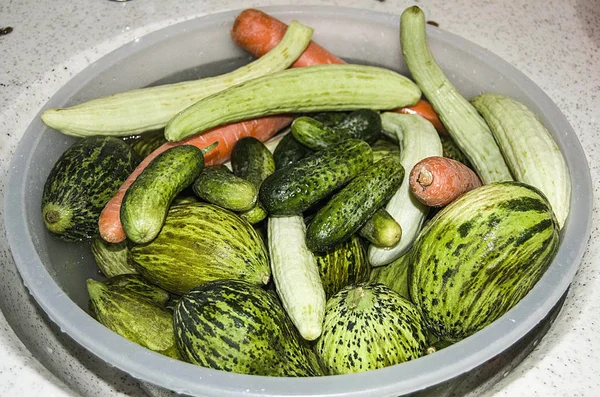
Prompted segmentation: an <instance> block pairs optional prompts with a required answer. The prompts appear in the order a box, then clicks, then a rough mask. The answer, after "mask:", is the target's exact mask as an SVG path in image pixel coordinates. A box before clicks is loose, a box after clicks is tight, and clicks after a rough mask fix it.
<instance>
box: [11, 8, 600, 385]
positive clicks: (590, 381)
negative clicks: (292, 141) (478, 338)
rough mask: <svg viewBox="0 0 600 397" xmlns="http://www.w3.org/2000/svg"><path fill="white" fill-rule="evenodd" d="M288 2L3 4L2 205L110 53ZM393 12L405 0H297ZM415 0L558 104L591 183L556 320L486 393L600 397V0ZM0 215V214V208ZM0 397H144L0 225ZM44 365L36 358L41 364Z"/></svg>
mask: <svg viewBox="0 0 600 397" xmlns="http://www.w3.org/2000/svg"><path fill="white" fill-rule="evenodd" d="M289 3H290V1H274V0H270V1H242V0H237V1H236V0H219V1H208V0H204V1H192V0H179V1H158V0H132V1H130V2H127V3H118V2H111V1H108V0H95V1H93V2H92V1H86V2H84V1H66V0H36V1H34V0H22V1H19V2H17V1H8V2H2V3H1V4H0V28H2V27H5V26H11V27H12V28H13V31H12V32H11V33H10V34H7V35H4V36H0V50H1V53H2V55H1V56H0V134H1V135H0V142H1V143H0V167H1V169H2V171H1V173H0V198H1V199H0V202H3V197H4V193H3V192H2V189H3V188H4V186H5V184H6V171H7V170H8V166H9V160H10V158H11V156H12V153H13V151H14V149H15V147H16V145H17V142H18V140H19V139H20V137H21V136H22V134H23V132H24V131H25V129H26V128H27V126H28V124H29V123H30V121H31V120H32V118H33V117H35V115H36V114H37V112H38V111H39V109H40V108H41V107H42V106H43V105H44V103H45V102H46V101H47V100H48V99H49V98H50V97H51V96H52V95H53V94H54V93H55V92H56V91H57V90H58V89H59V88H60V87H61V86H62V85H63V84H65V83H66V82H67V81H68V80H69V79H70V78H71V77H73V76H74V75H75V74H77V73H78V72H79V71H81V70H82V69H84V68H85V67H86V66H88V65H89V64H90V63H91V62H93V61H95V60H97V59H98V58H100V57H102V56H103V55H105V54H107V53H108V52H110V51H111V50H113V49H115V48H117V47H119V46H121V45H122V44H125V43H127V42H129V41H131V40H134V39H135V38H136V37H140V36H141V35H144V34H146V33H149V32H151V31H154V30H156V29H159V28H161V27H165V26H168V25H171V24H174V23H176V22H179V21H182V20H186V19H190V18H194V17H197V16H201V15H205V14H207V13H213V12H217V11H224V10H231V9H241V8H246V7H260V6H264V5H273V4H289ZM294 3H295V4H298V3H302V4H330V5H332V4H333V5H336V4H337V5H343V6H350V7H356V8H367V9H373V10H379V11H385V12H390V13H395V14H397V15H399V14H400V13H401V12H402V10H403V9H404V8H405V7H406V6H408V5H411V4H412V3H413V2H408V1H392V0H387V1H383V0H380V1H377V0H363V1H324V0H322V1H304V2H294ZM416 4H418V5H419V6H421V8H423V9H424V11H425V12H426V15H427V18H428V19H431V20H434V21H436V22H438V23H439V25H440V27H441V28H442V29H445V30H448V31H450V32H453V33H455V34H458V35H460V36H462V37H464V38H466V39H468V40H470V41H473V42H475V43H477V44H479V45H481V46H483V47H485V48H487V49H488V50H490V51H491V52H493V53H495V54H497V55H499V56H500V57H502V58H504V59H505V60H506V61H508V62H509V63H511V64H512V65H514V66H515V67H516V68H517V69H519V70H521V71H522V72H523V73H525V74H526V75H527V76H528V77H530V78H531V79H532V80H533V81H534V82H535V83H536V84H538V85H539V86H540V87H541V88H542V89H543V90H544V91H545V92H546V93H547V94H548V95H549V96H550V98H551V99H552V100H553V101H554V102H555V103H556V104H557V105H558V107H559V108H560V109H561V111H562V112H563V113H564V114H565V116H566V117H567V119H568V121H569V122H570V123H571V125H572V126H573V128H574V130H575V131H576V133H577V135H578V137H579V140H580V141H581V143H582V146H583V147H584V150H585V151H586V155H587V158H588V160H589V162H590V168H591V173H592V179H593V181H594V193H595V194H596V197H595V199H594V212H593V226H592V236H591V239H590V242H589V248H588V251H587V253H586V254H585V256H584V259H583V262H582V264H581V267H580V270H579V272H578V274H577V276H576V278H575V281H574V282H573V284H572V287H571V289H570V292H569V295H568V297H567V300H566V303H565V305H564V307H563V309H562V311H561V313H560V314H559V316H558V318H557V320H556V322H555V324H554V325H553V327H552V328H551V330H550V331H549V332H548V334H547V335H546V336H545V337H544V338H543V339H542V341H541V342H540V343H539V344H538V345H537V347H536V349H535V350H534V352H533V353H532V354H531V355H529V356H528V357H527V358H526V359H525V361H523V362H522V363H521V364H520V365H519V366H518V367H517V368H516V369H514V370H513V371H511V372H510V373H509V374H507V376H505V377H504V379H503V380H501V381H500V382H499V383H497V384H496V385H494V386H493V387H492V388H491V389H489V390H488V391H487V392H485V395H486V396H510V397H514V396H598V395H600V371H599V370H598V364H599V363H600V360H598V358H597V356H598V355H599V354H600V332H598V330H597V327H598V324H599V323H600V277H599V275H600V266H599V265H600V257H599V249H600V244H599V243H598V241H599V240H598V235H599V226H600V225H599V223H598V196H599V195H598V189H599V188H600V155H599V154H598V150H599V149H600V146H599V145H600V28H599V26H600V3H598V0H564V1H562V0H550V1H541V0H538V1H536V0H533V1H532V0H484V1H479V2H476V3H474V2H471V1H467V0H448V1H443V2H442V1H439V2H436V1H430V0H421V1H417V2H416ZM0 211H2V209H0ZM0 264H1V266H0V276H1V277H2V283H3V285H2V287H1V288H0V307H1V308H2V311H3V313H0V395H2V396H38V395H40V396H42V395H43V396H45V397H51V396H61V397H62V396H70V395H103V396H122V395H128V396H131V395H133V396H143V395H144V393H143V391H142V389H141V388H140V387H139V385H138V383H137V382H136V381H135V380H132V379H131V378H129V377H128V376H126V375H124V374H122V373H120V372H119V371H118V370H116V369H113V368H108V367H106V366H103V365H101V363H98V361H97V359H95V358H94V357H92V356H91V355H90V354H89V353H87V352H85V351H84V350H83V349H82V348H80V347H79V346H76V345H73V343H72V342H70V340H69V339H68V337H66V336H64V335H61V333H60V332H57V330H56V329H55V327H54V326H52V325H49V324H48V322H47V321H46V320H45V319H44V318H43V315H42V314H41V313H40V311H39V310H38V309H37V307H36V305H35V304H34V303H33V300H32V299H31V298H30V297H29V295H28V293H27V292H26V291H25V289H24V288H23V286H22V283H21V282H20V279H19V276H18V274H17V272H16V268H15V267H14V263H13V262H12V258H11V256H10V251H9V250H8V247H7V242H6V238H5V232H4V224H3V220H0ZM38 360H39V361H38Z"/></svg>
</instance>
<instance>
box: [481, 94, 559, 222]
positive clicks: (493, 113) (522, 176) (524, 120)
mask: <svg viewBox="0 0 600 397" xmlns="http://www.w3.org/2000/svg"><path fill="white" fill-rule="evenodd" d="M471 103H472V104H473V106H474V107H475V109H477V111H479V113H481V115H482V116H483V118H484V119H485V121H486V122H487V123H488V125H489V126H490V129H491V130H492V133H493V134H494V138H496V142H498V145H499V146H500V150H501V151H502V154H503V155H504V158H505V159H506V162H507V163H508V167H509V168H510V170H511V172H512V173H513V175H514V176H515V179H516V180H517V181H519V182H525V183H527V184H529V185H532V186H535V187H537V188H538V189H540V190H541V191H542V193H544V195H546V197H547V198H548V200H549V201H550V204H552V209H553V210H554V213H555V214H556V218H557V219H558V223H559V224H560V227H561V228H562V227H563V225H564V224H565V220H566V219H567V216H568V215H569V206H570V203H571V178H570V177H569V168H568V167H567V163H566V161H565V158H564V157H563V155H562V153H561V151H560V149H559V148H558V145H557V144H556V142H555V141H554V139H552V136H551V135H550V133H549V132H548V130H547V129H546V127H544V125H543V124H542V122H541V121H540V119H539V118H538V117H537V116H536V115H535V114H534V113H533V112H532V111H531V110H529V109H528V108H527V107H526V106H525V105H523V104H522V103H520V102H518V101H516V100H514V99H512V98H509V97H506V96H504V95H499V94H490V93H485V94H481V95H478V96H476V97H475V98H473V99H471Z"/></svg>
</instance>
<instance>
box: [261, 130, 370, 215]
mask: <svg viewBox="0 0 600 397" xmlns="http://www.w3.org/2000/svg"><path fill="white" fill-rule="evenodd" d="M372 157H373V155H372V151H371V147H370V146H369V144H368V143H366V142H365V141H362V140H358V139H348V140H346V141H344V142H341V143H338V144H336V145H333V146H331V147H330V148H329V149H327V150H323V151H320V152H317V153H315V154H313V155H311V156H309V157H306V158H304V159H302V160H299V161H297V162H295V163H293V164H292V165H290V166H288V167H284V168H281V169H279V170H276V171H275V172H274V173H273V174H272V175H271V176H270V177H268V178H267V179H265V181H264V182H263V184H262V186H261V188H260V192H259V200H260V202H261V203H262V204H263V206H264V207H265V209H266V210H267V212H268V213H269V214H272V215H297V214H300V213H302V212H304V211H305V210H307V209H308V208H310V207H311V206H312V205H313V204H315V203H317V202H318V201H319V200H321V199H323V198H325V197H326V196H328V195H329V194H331V193H332V192H333V191H334V190H336V189H338V188H340V187H342V186H343V185H345V184H346V183H348V182H349V181H350V180H351V179H353V178H354V177H356V176H357V175H358V174H359V173H361V172H362V171H363V170H364V169H365V168H366V167H368V166H369V165H370V164H371V162H372Z"/></svg>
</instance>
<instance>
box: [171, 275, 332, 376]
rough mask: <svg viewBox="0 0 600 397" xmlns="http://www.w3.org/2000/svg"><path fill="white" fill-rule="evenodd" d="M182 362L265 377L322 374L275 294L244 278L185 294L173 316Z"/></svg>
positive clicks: (213, 283) (196, 289)
mask: <svg viewBox="0 0 600 397" xmlns="http://www.w3.org/2000/svg"><path fill="white" fill-rule="evenodd" d="M173 324H174V329H175V341H176V343H177V346H178V348H179V350H180V351H181V354H182V356H183V358H185V359H186V360H187V361H189V362H191V363H193V364H196V365H201V366H203V367H207V368H212V369H217V370H222V371H229V372H236V373H240V374H249V375H264V376H290V377H291V376H294V377H297V376H319V375H323V371H322V369H321V367H320V363H319V362H318V359H317V357H316V355H315V353H314V352H313V351H312V349H311V348H310V346H309V345H308V342H306V341H304V340H302V338H301V337H300V335H298V331H296V329H295V328H294V325H293V324H292V323H291V321H290V319H289V317H288V316H287V315H286V313H285V311H284V310H283V308H282V307H281V304H280V303H279V301H278V300H277V296H276V295H275V294H274V293H272V292H270V291H266V290H264V289H263V288H260V287H258V286H256V285H253V284H250V283H247V282H245V281H242V280H215V281H211V282H208V283H206V284H203V285H200V286H198V287H196V288H194V289H193V290H191V291H190V292H189V293H187V294H185V295H184V296H183V297H182V298H181V300H180V301H179V303H178V304H177V306H176V308H175V311H174V314H173Z"/></svg>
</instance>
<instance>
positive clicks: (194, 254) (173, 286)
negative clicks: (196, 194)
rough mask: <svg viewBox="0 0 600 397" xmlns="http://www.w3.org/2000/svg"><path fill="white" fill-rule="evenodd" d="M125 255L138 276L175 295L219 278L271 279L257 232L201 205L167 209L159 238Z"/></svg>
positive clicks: (234, 217)
mask: <svg viewBox="0 0 600 397" xmlns="http://www.w3.org/2000/svg"><path fill="white" fill-rule="evenodd" d="M130 257H131V259H132V261H133V264H134V266H135V268H136V269H137V271H138V272H139V273H140V274H141V275H142V276H144V277H145V278H146V279H148V280H150V281H151V282H152V283H154V284H157V285H159V286H160V287H162V288H164V289H166V290H167V291H169V292H172V293H175V294H183V293H185V292H187V291H189V290H190V289H192V288H194V287H196V286H198V285H200V284H202V283H205V282H207V281H212V280H218V279H243V280H246V281H248V282H250V283H253V284H266V283H267V282H268V281H269V278H270V275H271V269H270V267H269V260H268V256H267V250H266V247H265V244H264V242H263V240H262V238H261V237H260V235H259V234H258V232H257V231H256V230H255V229H254V228H253V227H252V226H251V225H250V224H249V223H248V222H246V221H245V220H243V219H242V218H240V217H239V216H238V215H236V214H234V213H233V212H231V211H228V210H226V209H223V208H221V207H218V206H216V205H212V204H207V203H200V202H198V203H187V204H182V205H175V206H172V207H171V208H170V209H169V212H168V214H167V218H166V220H165V224H164V225H163V227H162V229H161V231H160V233H159V234H158V236H157V237H156V238H155V239H154V240H153V241H151V242H150V243H148V244H138V245H134V246H132V247H131V249H130Z"/></svg>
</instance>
